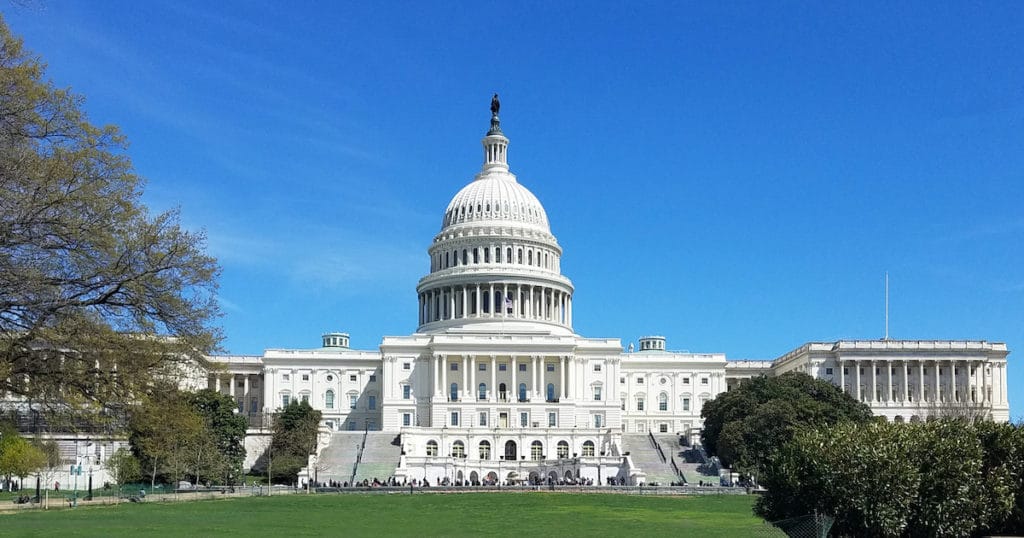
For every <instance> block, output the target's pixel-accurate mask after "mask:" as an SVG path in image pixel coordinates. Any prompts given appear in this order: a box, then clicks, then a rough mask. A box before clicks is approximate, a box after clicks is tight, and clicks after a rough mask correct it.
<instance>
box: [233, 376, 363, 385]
mask: <svg viewBox="0 0 1024 538" xmlns="http://www.w3.org/2000/svg"><path fill="white" fill-rule="evenodd" d="M299 379H301V380H302V381H309V374H300V377H299ZM324 379H325V380H326V381H327V382H328V383H331V382H333V381H334V376H333V375H332V374H327V376H326V377H324ZM291 380H292V376H291V374H281V381H291ZM348 380H349V381H355V382H358V381H359V375H358V374H349V376H348ZM369 382H370V383H376V382H377V374H370V379H369ZM240 386H241V385H240Z"/></svg>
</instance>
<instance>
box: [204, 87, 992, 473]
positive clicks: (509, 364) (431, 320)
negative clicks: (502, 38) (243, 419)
mask: <svg viewBox="0 0 1024 538" xmlns="http://www.w3.org/2000/svg"><path fill="white" fill-rule="evenodd" d="M498 108H499V105H498V102H497V96H495V99H494V100H493V101H492V106H491V111H492V116H491V123H490V129H489V130H488V131H487V134H486V136H485V137H484V138H483V155H484V159H483V166H482V168H481V169H480V172H479V173H477V174H476V176H475V177H474V178H473V180H472V181H470V182H469V183H468V184H467V185H466V186H465V187H463V188H462V189H461V190H460V191H459V192H458V193H456V194H455V196H454V197H453V198H452V200H451V202H450V203H449V204H448V207H447V208H446V209H445V211H444V215H443V216H442V219H441V229H440V231H439V232H438V233H437V235H436V236H434V239H433V241H432V242H431V244H430V247H429V248H428V249H427V254H428V257H429V262H430V263H429V267H430V270H429V272H428V273H427V274H426V275H425V276H424V277H423V278H421V279H420V281H419V283H418V284H417V286H416V293H417V297H418V301H417V312H416V316H417V317H418V319H419V327H418V328H417V330H416V332H415V333H413V334H411V335H408V336H386V337H384V338H383V340H382V341H381V343H380V347H379V349H377V350H367V351H357V350H353V349H350V348H349V335H348V334H345V333H340V332H339V333H328V334H324V335H323V336H322V346H321V347H319V348H315V349H268V350H266V351H265V352H264V353H263V354H262V355H259V356H216V357H212V360H213V361H214V362H215V363H218V364H220V365H221V366H222V367H223V369H222V370H220V371H217V372H216V373H212V374H210V375H209V377H208V379H207V384H208V386H209V387H210V388H213V389H216V390H218V391H220V392H222V393H225V394H231V395H232V396H234V397H235V398H236V399H237V400H238V404H239V409H240V410H241V411H242V412H243V413H246V414H249V415H251V416H262V415H264V414H269V413H273V412H274V410H276V409H279V408H281V407H282V406H285V405H287V404H288V403H289V402H292V401H294V400H303V401H307V402H309V404H310V405H312V406H313V407H314V408H316V409H318V410H320V411H321V412H322V413H323V422H322V424H321V432H322V433H321V435H320V443H319V446H318V454H317V456H314V457H311V463H310V465H311V467H312V466H314V465H319V467H318V469H319V471H320V472H319V480H321V481H324V479H325V477H326V476H332V477H334V478H335V479H337V480H339V481H341V480H346V481H348V480H349V479H350V478H359V477H358V476H355V475H356V474H357V473H356V471H353V470H352V469H353V463H355V462H356V454H355V452H356V451H357V449H358V448H359V447H358V446H357V445H358V444H359V443H362V447H363V450H362V452H363V453H362V454H361V456H360V458H359V459H360V460H361V461H362V462H363V463H362V465H363V466H364V468H365V467H366V466H369V470H367V471H361V472H360V473H359V474H360V476H366V475H367V473H369V472H370V471H372V472H374V473H375V474H376V476H377V477H379V478H381V479H385V478H388V477H389V476H395V477H396V478H397V479H398V480H399V481H402V480H412V479H420V480H422V479H427V480H429V481H430V482H431V483H436V482H437V481H439V480H441V479H443V478H444V477H451V478H452V479H464V480H471V481H474V482H476V481H482V482H483V481H493V480H495V479H500V480H501V481H507V480H513V481H514V480H516V479H517V478H520V477H521V478H526V477H528V476H529V477H537V476H540V477H542V478H543V479H546V478H548V477H549V476H551V477H557V478H559V479H561V478H570V479H580V478H582V479H590V480H593V481H594V482H595V483H605V482H606V481H607V479H608V478H610V477H614V478H616V479H618V480H622V481H625V482H627V483H634V484H635V483H638V482H644V481H645V480H648V481H649V480H651V477H652V476H655V475H656V473H655V472H654V471H655V469H652V468H650V467H651V465H652V464H651V463H649V462H648V463H643V462H640V461H636V460H637V459H638V458H637V455H639V454H641V453H643V452H644V449H645V448H648V447H649V445H648V443H649V439H658V438H662V439H674V440H678V439H683V440H684V441H686V442H699V436H700V429H701V424H702V423H701V417H700V414H701V409H702V407H703V406H704V404H705V403H706V402H707V401H709V400H711V399H713V398H715V396H717V395H718V394H720V393H721V392H724V391H727V390H729V389H730V388H732V387H735V386H736V385H738V384H740V383H742V382H743V381H744V380H746V379H750V378H751V377H754V376H762V375H767V376H774V375H779V374H781V373H784V372H789V371H800V372H805V373H807V374H809V375H811V376H813V377H816V378H819V379H825V380H828V381H830V382H832V383H834V384H836V385H837V386H840V387H842V388H843V390H845V391H846V392H847V393H848V394H850V395H852V396H853V397H855V398H857V399H859V400H861V401H863V402H865V403H867V404H868V405H870V406H871V409H872V410H873V411H874V413H875V414H877V415H879V416H883V417H885V418H886V419H887V420H890V421H896V422H902V421H907V422H914V421H919V420H923V419H926V418H927V417H928V416H932V415H935V414H937V413H941V412H942V411H943V410H944V409H951V410H955V409H957V408H960V407H965V406H966V407H970V408H972V409H976V410H977V409H980V410H981V412H982V413H983V414H985V415H987V416H990V417H991V418H992V419H993V420H997V421H1007V420H1009V406H1008V403H1007V397H1006V357H1007V354H1008V351H1007V348H1006V345H1005V344H1003V343H996V342H988V341H946V340H924V341H919V340H886V339H883V340H841V341H836V342H810V343H807V344H804V345H802V346H800V347H798V348H797V349H795V350H793V351H791V352H789V353H786V354H785V355H783V356H781V357H779V358H777V359H775V360H772V361H749V360H727V359H726V357H725V354H723V353H689V352H673V351H669V350H668V348H667V347H666V341H665V338H663V337H661V336H648V337H643V338H641V339H640V340H639V343H638V344H639V345H638V346H636V347H635V348H634V344H632V343H630V344H629V345H628V347H627V350H624V348H623V345H622V342H621V341H620V340H619V339H618V338H587V337H584V336H581V335H578V334H576V333H575V332H574V330H573V326H572V320H573V291H574V288H573V284H572V282H571V281H570V280H569V278H567V277H566V276H565V275H563V274H562V272H561V264H560V260H561V256H562V247H561V246H560V245H559V244H558V241H557V239H556V238H555V236H554V234H552V231H551V226H550V223H549V221H548V215H547V213H546V212H545V211H544V207H543V206H542V205H541V203H540V201H538V200H537V198H536V197H535V196H534V195H533V194H532V193H531V192H530V191H529V190H528V189H527V188H526V187H524V186H523V185H522V184H520V183H519V181H517V178H516V176H515V175H514V174H513V173H512V172H511V171H510V169H509V165H508V145H509V139H508V138H507V137H506V136H505V135H504V133H502V130H501V126H500V120H499V117H498ZM410 314H411V312H410ZM349 432H351V433H349ZM266 434H267V432H266V430H265V429H261V428H259V427H258V424H255V422H254V427H253V428H252V430H251V431H250V436H249V438H247V446H248V448H249V452H250V457H249V460H250V462H251V461H252V460H253V459H255V456H256V455H257V454H255V452H257V451H258V449H259V444H258V441H259V440H260V436H261V435H263V436H265V435H266ZM375 437H376V438H377V440H376V441H374V439H373V438H375ZM360 439H362V440H361V441H360ZM644 467H648V468H644ZM350 475H351V476H350ZM521 478H520V479H521Z"/></svg>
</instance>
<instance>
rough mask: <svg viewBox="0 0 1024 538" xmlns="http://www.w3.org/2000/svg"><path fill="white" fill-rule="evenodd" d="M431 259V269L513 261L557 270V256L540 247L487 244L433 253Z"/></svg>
mask: <svg viewBox="0 0 1024 538" xmlns="http://www.w3.org/2000/svg"><path fill="white" fill-rule="evenodd" d="M492 260H493V262H492ZM432 261H433V267H431V268H430V270H431V271H439V270H441V269H448V268H449V267H459V266H460V265H477V264H481V263H508V264H512V263H514V264H518V265H529V266H532V267H540V268H543V269H550V270H552V271H558V257H557V256H556V255H555V253H554V252H552V251H549V250H547V249H542V248H524V247H500V246H488V247H473V248H464V249H461V250H459V249H453V250H446V251H444V253H441V252H438V253H436V254H434V257H433V260H432Z"/></svg>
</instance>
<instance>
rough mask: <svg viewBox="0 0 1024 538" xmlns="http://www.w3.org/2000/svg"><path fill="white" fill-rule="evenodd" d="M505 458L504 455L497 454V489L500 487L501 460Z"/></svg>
mask: <svg viewBox="0 0 1024 538" xmlns="http://www.w3.org/2000/svg"><path fill="white" fill-rule="evenodd" d="M504 460H505V456H498V489H499V490H500V489H501V462H502V461H504Z"/></svg>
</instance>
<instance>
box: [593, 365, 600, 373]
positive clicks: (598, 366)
mask: <svg viewBox="0 0 1024 538" xmlns="http://www.w3.org/2000/svg"><path fill="white" fill-rule="evenodd" d="M594 371H595V372H600V371H601V363H597V364H595V365H594Z"/></svg>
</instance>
